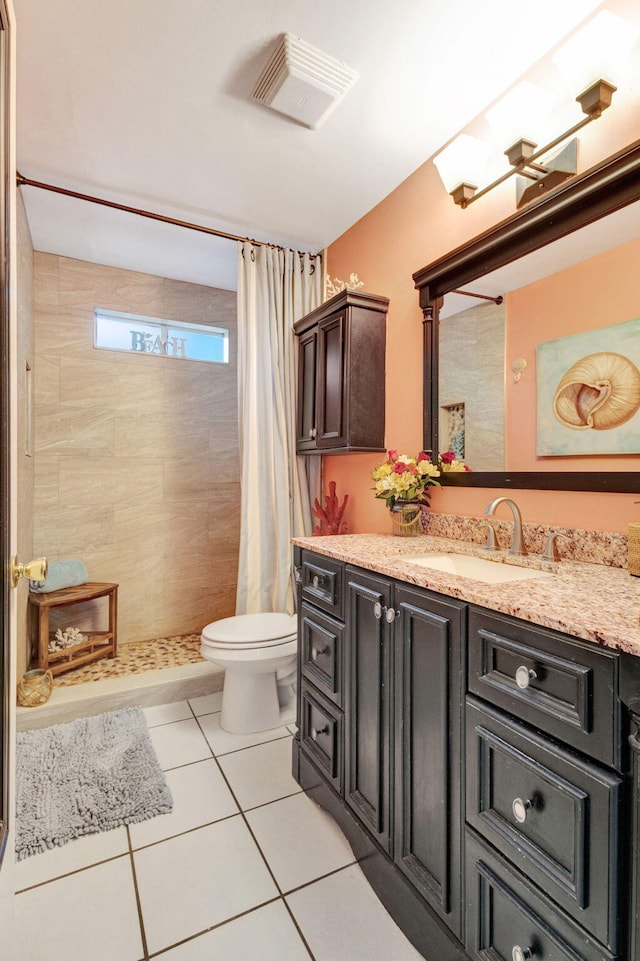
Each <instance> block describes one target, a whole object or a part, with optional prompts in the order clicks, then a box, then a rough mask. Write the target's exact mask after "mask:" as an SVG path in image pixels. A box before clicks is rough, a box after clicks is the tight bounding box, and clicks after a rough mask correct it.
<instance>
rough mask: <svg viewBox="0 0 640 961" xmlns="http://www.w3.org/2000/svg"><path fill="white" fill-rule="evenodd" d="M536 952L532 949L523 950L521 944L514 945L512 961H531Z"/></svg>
mask: <svg viewBox="0 0 640 961" xmlns="http://www.w3.org/2000/svg"><path fill="white" fill-rule="evenodd" d="M533 955H534V952H533V951H532V949H531V948H521V947H520V945H519V944H514V946H513V948H512V949H511V958H512V961H529V958H532V957H533Z"/></svg>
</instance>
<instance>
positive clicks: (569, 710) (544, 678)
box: [468, 608, 621, 768]
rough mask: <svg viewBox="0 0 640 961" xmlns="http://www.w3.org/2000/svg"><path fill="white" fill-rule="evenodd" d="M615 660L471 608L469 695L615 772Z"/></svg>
mask: <svg viewBox="0 0 640 961" xmlns="http://www.w3.org/2000/svg"><path fill="white" fill-rule="evenodd" d="M618 660H619V657H618V655H617V654H616V653H615V652H614V651H607V650H605V649H604V648H599V647H597V646H596V645H593V644H587V643H582V642H580V641H576V640H574V639H573V638H569V637H566V636H565V635H562V634H558V633H556V632H554V631H549V630H546V629H545V628H538V627H534V626H532V625H531V624H528V623H526V622H524V621H516V620H514V619H512V618H508V617H503V616H502V615H500V614H493V613H491V614H490V613H488V612H487V611H484V610H479V609H477V608H471V609H470V612H469V660H468V663H469V690H470V691H471V692H472V693H473V694H477V695H479V696H480V697H482V698H485V699H486V700H488V701H491V703H493V704H497V705H498V706H499V707H502V708H504V710H506V711H510V712H511V713H512V714H515V715H516V716H517V717H518V718H520V719H522V720H524V721H527V722H528V723H530V724H533V725H534V726H535V727H536V728H538V729H539V730H541V731H545V732H546V733H547V734H551V735H552V736H554V737H557V738H559V739H560V740H562V741H566V742H567V744H570V745H572V746H573V747H577V748H578V749H579V750H581V751H584V752H585V754H588V755H589V756H590V757H593V758H595V759H596V760H598V761H602V762H603V763H604V764H608V765H610V766H611V767H616V768H619V765H620V746H621V737H620V704H619V700H618V696H617V685H618Z"/></svg>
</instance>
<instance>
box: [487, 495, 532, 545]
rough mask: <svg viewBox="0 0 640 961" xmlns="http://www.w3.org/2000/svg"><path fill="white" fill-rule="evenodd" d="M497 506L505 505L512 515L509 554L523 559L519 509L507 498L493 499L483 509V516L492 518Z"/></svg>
mask: <svg viewBox="0 0 640 961" xmlns="http://www.w3.org/2000/svg"><path fill="white" fill-rule="evenodd" d="M498 504H507V505H508V506H509V507H510V508H511V513H512V514H513V537H512V538H511V547H510V548H509V553H510V554H512V555H513V556H514V557H523V556H524V555H525V554H526V553H527V552H526V550H525V548H524V541H523V539H522V514H521V513H520V508H519V507H518V505H517V504H516V503H515V501H512V500H511V498H509V497H495V498H494V499H493V500H492V501H490V502H489V503H488V504H487V506H486V507H485V509H484V512H485V514H487V515H488V516H489V517H493V515H494V514H495V512H496V507H497V506H498Z"/></svg>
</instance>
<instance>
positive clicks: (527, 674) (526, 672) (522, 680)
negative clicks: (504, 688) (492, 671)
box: [516, 664, 538, 691]
mask: <svg viewBox="0 0 640 961" xmlns="http://www.w3.org/2000/svg"><path fill="white" fill-rule="evenodd" d="M537 676H538V675H537V674H536V672H535V671H532V670H531V668H530V667H525V666H524V664H522V665H521V666H520V667H519V668H518V669H517V671H516V684H517V685H518V687H519V688H520V690H521V691H526V689H527V688H528V687H529V684H531V681H535V679H536V678H537Z"/></svg>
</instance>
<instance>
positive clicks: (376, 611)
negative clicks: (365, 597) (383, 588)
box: [373, 601, 384, 621]
mask: <svg viewBox="0 0 640 961" xmlns="http://www.w3.org/2000/svg"><path fill="white" fill-rule="evenodd" d="M383 610H384V608H383V607H382V604H381V603H380V601H376V602H375V604H374V605H373V616H374V617H375V619H376V621H379V620H380V618H381V617H382V611H383Z"/></svg>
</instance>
